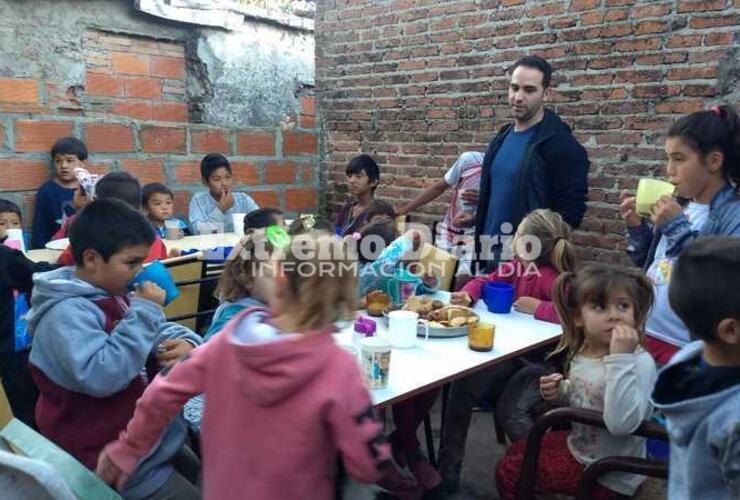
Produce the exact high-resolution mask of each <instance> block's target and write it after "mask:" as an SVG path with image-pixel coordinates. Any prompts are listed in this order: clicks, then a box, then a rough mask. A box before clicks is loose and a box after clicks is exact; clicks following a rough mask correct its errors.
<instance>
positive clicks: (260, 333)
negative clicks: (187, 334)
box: [105, 308, 390, 500]
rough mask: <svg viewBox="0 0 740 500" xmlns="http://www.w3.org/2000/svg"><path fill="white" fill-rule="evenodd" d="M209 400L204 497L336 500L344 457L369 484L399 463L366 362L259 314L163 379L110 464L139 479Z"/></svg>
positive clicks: (111, 451)
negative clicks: (169, 429)
mask: <svg viewBox="0 0 740 500" xmlns="http://www.w3.org/2000/svg"><path fill="white" fill-rule="evenodd" d="M200 393H205V409H204V415H203V425H202V428H201V432H202V436H201V440H202V451H203V498H206V499H218V500H223V499H228V498H250V499H254V500H262V499H264V500H280V499H286V500H287V499H294V498H312V499H331V498H333V496H334V483H333V478H334V468H335V461H336V457H337V452H341V453H342V459H343V460H344V464H345V467H346V469H347V471H348V472H349V474H350V475H352V476H353V477H354V478H355V479H357V480H359V481H363V482H369V483H371V482H375V481H377V480H378V479H379V478H380V473H379V472H378V465H379V464H380V463H382V462H384V461H387V460H388V458H389V455H390V450H389V448H388V446H387V445H386V444H382V443H383V438H382V435H381V429H380V425H379V424H378V423H377V422H376V421H375V420H374V418H373V416H372V411H371V410H372V402H371V400H370V395H369V394H368V392H367V389H366V388H365V386H364V385H363V381H362V376H361V374H360V369H359V366H358V363H357V360H356V359H355V358H354V357H353V356H351V355H350V354H349V353H348V352H346V351H345V350H344V349H342V348H341V347H338V346H337V345H335V344H334V340H333V339H332V336H331V331H329V330H327V331H317V332H311V333H310V334H306V335H295V334H283V333H282V332H279V331H277V330H276V329H275V328H273V327H272V326H271V325H270V324H269V322H268V318H267V313H266V312H265V310H263V309H255V308H251V309H248V310H245V311H243V312H242V313H240V314H239V315H238V316H236V317H234V318H233V319H232V320H231V321H230V322H229V323H227V325H226V326H225V327H224V329H223V330H222V333H221V334H220V335H217V336H215V337H214V338H213V339H212V340H211V341H209V342H207V343H205V344H203V345H202V346H200V347H198V348H196V349H194V350H193V351H192V352H191V353H190V355H189V356H188V357H186V358H185V359H183V360H182V361H180V362H179V363H178V364H176V365H175V366H174V367H172V369H171V370H169V372H166V373H162V374H160V376H158V377H156V378H155V379H154V381H153V382H152V383H151V384H150V385H149V387H148V388H147V389H146V391H145V392H144V394H143V395H142V397H141V399H140V400H139V402H138V403H137V407H136V412H135V414H134V416H133V418H132V419H131V421H130V422H129V424H128V427H127V428H126V430H125V431H123V432H121V435H120V436H119V438H118V440H117V441H115V442H113V443H111V444H109V445H108V446H107V447H106V448H105V452H106V453H107V454H108V456H109V458H110V460H111V461H112V462H113V463H114V464H116V465H117V466H118V467H119V468H120V469H122V470H123V471H124V472H126V473H130V472H131V471H133V470H134V469H135V467H136V465H137V463H138V462H139V461H140V460H141V459H142V458H143V457H144V456H145V455H146V454H147V453H148V452H149V451H150V450H151V449H152V447H153V446H154V445H155V443H156V442H157V439H159V436H160V434H161V431H162V429H163V428H164V427H165V426H166V425H167V423H168V422H169V421H170V419H171V418H172V417H173V416H174V415H175V414H176V413H177V412H178V411H179V410H180V409H181V408H182V406H183V404H184V403H185V402H186V401H187V400H188V399H189V398H190V397H192V396H194V395H196V394H200Z"/></svg>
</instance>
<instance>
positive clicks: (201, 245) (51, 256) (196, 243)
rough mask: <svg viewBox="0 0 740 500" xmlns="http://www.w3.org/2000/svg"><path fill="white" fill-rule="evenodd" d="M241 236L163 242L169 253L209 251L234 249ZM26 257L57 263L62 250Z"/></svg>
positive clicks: (201, 236)
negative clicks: (175, 251)
mask: <svg viewBox="0 0 740 500" xmlns="http://www.w3.org/2000/svg"><path fill="white" fill-rule="evenodd" d="M239 239H240V236H238V235H237V234H236V233H218V234H199V235H195V236H185V237H184V238H181V239H179V240H162V241H163V242H164V245H165V246H166V247H167V251H169V250H171V249H172V248H179V249H180V250H190V249H193V248H195V249H197V250H208V249H210V248H216V247H233V246H234V245H236V244H237V243H238V242H239ZM26 255H27V256H28V258H29V259H31V260H32V261H34V262H41V261H46V262H56V261H57V259H58V258H59V256H60V255H62V251H61V250H49V249H48V248H40V249H37V250H29V251H28V252H27V253H26Z"/></svg>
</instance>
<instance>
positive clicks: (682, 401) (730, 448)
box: [652, 236, 740, 500]
mask: <svg viewBox="0 0 740 500" xmlns="http://www.w3.org/2000/svg"><path fill="white" fill-rule="evenodd" d="M738 282H740V239H739V238H731V237H726V236H725V237H707V238H701V239H699V240H697V241H696V242H695V243H692V244H691V245H689V246H688V247H687V248H686V249H685V250H684V251H683V253H682V254H681V256H680V257H679V258H678V261H677V263H676V265H675V267H674V268H673V275H672V277H671V284H670V288H669V291H668V294H669V299H670V303H671V308H672V309H673V310H674V311H675V312H676V314H678V316H679V317H680V318H681V320H682V321H683V322H684V323H685V324H686V326H687V327H688V328H689V331H690V332H691V336H692V338H695V339H698V340H696V341H695V342H692V343H690V344H688V345H686V347H684V348H683V349H681V350H680V351H679V352H678V353H677V354H676V355H675V356H674V357H673V359H672V360H671V361H670V363H669V364H668V366H666V367H665V368H664V369H663V370H661V372H660V374H659V375H658V382H657V383H656V385H655V390H654V391H653V399H652V400H653V403H654V404H655V407H656V408H657V409H658V410H660V411H661V412H662V413H663V415H665V417H666V419H667V421H668V435H669V437H670V441H671V452H670V455H671V456H670V458H671V466H670V470H669V472H668V498H671V499H673V498H711V499H714V500H730V499H737V498H740V468H739V467H740V432H739V431H740V300H738V295H737V289H738V288H737V286H738ZM733 290H734V292H733Z"/></svg>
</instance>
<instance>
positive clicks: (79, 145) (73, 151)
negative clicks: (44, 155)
mask: <svg viewBox="0 0 740 500" xmlns="http://www.w3.org/2000/svg"><path fill="white" fill-rule="evenodd" d="M50 154H51V159H52V160H53V159H54V157H55V156H56V155H75V156H76V157H77V159H78V160H80V161H85V160H87V146H85V143H84V142H82V141H81V140H79V139H78V138H76V137H65V138H63V139H59V140H58V141H57V142H55V143H54V145H53V146H52V147H51V153H50Z"/></svg>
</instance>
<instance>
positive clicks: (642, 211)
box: [635, 177, 676, 217]
mask: <svg viewBox="0 0 740 500" xmlns="http://www.w3.org/2000/svg"><path fill="white" fill-rule="evenodd" d="M675 190H676V186H674V185H673V184H671V183H670V182H666V181H661V180H660V179H651V178H649V177H643V178H642V179H640V182H639V183H638V184H637V201H636V210H635V211H636V212H637V215H641V216H643V217H650V215H651V214H652V209H653V205H655V203H656V202H657V201H658V200H659V199H660V198H661V197H663V196H665V195H667V194H669V195H670V194H673V192H674V191H675Z"/></svg>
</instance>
